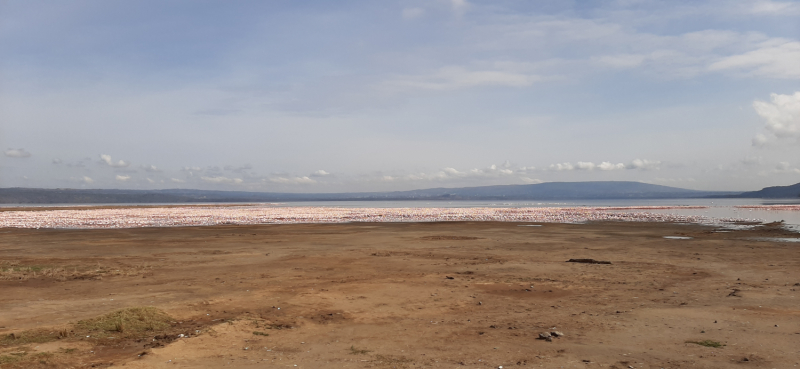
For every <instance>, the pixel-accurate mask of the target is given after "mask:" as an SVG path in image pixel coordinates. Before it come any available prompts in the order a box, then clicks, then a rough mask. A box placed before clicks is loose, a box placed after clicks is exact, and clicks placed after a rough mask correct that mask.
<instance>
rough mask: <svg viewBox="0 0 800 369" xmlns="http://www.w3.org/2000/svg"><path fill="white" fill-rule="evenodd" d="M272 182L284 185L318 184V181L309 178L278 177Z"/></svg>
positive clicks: (271, 180)
mask: <svg viewBox="0 0 800 369" xmlns="http://www.w3.org/2000/svg"><path fill="white" fill-rule="evenodd" d="M269 181H270V182H273V183H283V184H312V183H317V181H315V180H313V179H311V178H309V177H290V178H286V177H277V178H270V179H269Z"/></svg>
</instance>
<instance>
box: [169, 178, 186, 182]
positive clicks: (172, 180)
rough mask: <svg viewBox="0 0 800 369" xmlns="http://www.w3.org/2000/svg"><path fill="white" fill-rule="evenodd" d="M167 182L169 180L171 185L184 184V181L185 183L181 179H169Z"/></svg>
mask: <svg viewBox="0 0 800 369" xmlns="http://www.w3.org/2000/svg"><path fill="white" fill-rule="evenodd" d="M169 180H170V181H171V182H172V183H186V181H185V180H183V179H180V178H170V179H169Z"/></svg>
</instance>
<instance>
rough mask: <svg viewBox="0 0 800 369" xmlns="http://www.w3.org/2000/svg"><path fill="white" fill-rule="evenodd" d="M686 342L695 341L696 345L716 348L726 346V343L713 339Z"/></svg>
mask: <svg viewBox="0 0 800 369" xmlns="http://www.w3.org/2000/svg"><path fill="white" fill-rule="evenodd" d="M686 343H694V344H695V345H700V346H705V347H714V348H720V347H722V346H725V345H724V344H722V343H720V342H717V341H712V340H702V341H686Z"/></svg>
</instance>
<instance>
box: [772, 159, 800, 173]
mask: <svg viewBox="0 0 800 369" xmlns="http://www.w3.org/2000/svg"><path fill="white" fill-rule="evenodd" d="M775 172H777V173H793V174H800V169H798V168H792V166H791V164H789V162H786V161H782V162H780V163H778V164H777V165H776V166H775Z"/></svg>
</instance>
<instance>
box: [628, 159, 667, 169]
mask: <svg viewBox="0 0 800 369" xmlns="http://www.w3.org/2000/svg"><path fill="white" fill-rule="evenodd" d="M660 166H661V162H660V161H655V160H647V159H634V160H633V161H632V162H631V163H630V164H628V165H626V166H625V168H626V169H641V170H658V169H659V167H660Z"/></svg>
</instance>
